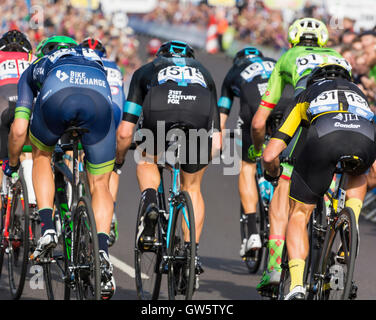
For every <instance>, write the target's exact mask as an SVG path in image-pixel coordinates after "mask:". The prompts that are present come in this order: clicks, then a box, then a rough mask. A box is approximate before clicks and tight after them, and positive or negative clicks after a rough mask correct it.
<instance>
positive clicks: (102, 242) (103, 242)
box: [98, 232, 110, 255]
mask: <svg viewBox="0 0 376 320" xmlns="http://www.w3.org/2000/svg"><path fill="white" fill-rule="evenodd" d="M109 238H110V237H109V235H108V234H107V233H104V232H100V233H98V247H99V250H103V251H104V252H106V254H107V255H108V242H107V241H108V239H109Z"/></svg>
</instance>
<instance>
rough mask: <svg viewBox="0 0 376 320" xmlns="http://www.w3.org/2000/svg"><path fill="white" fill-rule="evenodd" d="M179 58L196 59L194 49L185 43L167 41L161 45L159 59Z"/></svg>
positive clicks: (158, 53)
mask: <svg viewBox="0 0 376 320" xmlns="http://www.w3.org/2000/svg"><path fill="white" fill-rule="evenodd" d="M161 56H162V57H166V58H171V57H178V58H194V57H195V53H194V50H193V48H192V47H191V46H190V45H189V44H187V43H185V42H183V41H176V40H172V41H167V42H165V43H163V44H162V45H161V47H160V48H159V50H158V52H157V57H161Z"/></svg>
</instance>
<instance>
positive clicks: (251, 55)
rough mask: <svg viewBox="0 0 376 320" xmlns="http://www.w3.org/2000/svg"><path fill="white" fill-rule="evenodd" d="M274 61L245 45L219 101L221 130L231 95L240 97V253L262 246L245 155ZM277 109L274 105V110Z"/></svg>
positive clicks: (250, 167)
mask: <svg viewBox="0 0 376 320" xmlns="http://www.w3.org/2000/svg"><path fill="white" fill-rule="evenodd" d="M275 62H276V61H275V60H274V59H271V58H267V57H264V55H263V54H262V52H261V51H260V50H258V49H257V48H255V47H246V48H244V49H242V50H240V51H238V52H237V53H236V55H235V58H234V62H233V65H232V67H231V68H230V70H229V71H228V73H227V75H226V77H225V79H224V81H223V84H222V90H221V97H220V98H219V100H218V107H219V112H220V119H221V131H222V132H224V129H225V126H226V121H227V118H228V116H229V114H230V111H231V107H232V103H233V100H234V97H239V98H240V111H239V118H238V123H237V126H238V128H239V129H241V130H242V131H241V133H242V140H241V159H242V163H241V169H240V174H239V183H238V186H239V194H240V200H241V204H242V207H243V209H244V212H245V215H244V216H243V219H244V220H245V223H246V224H247V225H248V235H247V238H246V239H243V243H242V244H241V247H240V256H242V257H243V256H245V255H246V254H248V252H249V251H250V250H257V249H260V248H261V238H260V235H259V234H258V230H257V226H256V208H257V201H258V194H257V186H256V181H255V179H254V176H255V174H256V163H255V162H254V161H251V160H250V159H249V158H248V148H249V146H250V145H251V144H252V139H251V122H252V117H253V115H254V114H255V112H256V111H257V108H258V106H259V104H260V100H261V96H262V95H263V94H264V92H265V90H266V86H267V83H268V79H269V77H270V75H271V73H272V71H273V68H274V65H275ZM277 109H279V108H275V110H277Z"/></svg>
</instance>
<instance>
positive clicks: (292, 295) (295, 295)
mask: <svg viewBox="0 0 376 320" xmlns="http://www.w3.org/2000/svg"><path fill="white" fill-rule="evenodd" d="M305 294H306V289H305V288H304V287H302V286H296V287H294V288H293V289H292V290H291V291H290V292H289V293H288V295H287V296H286V297H285V300H304V299H305Z"/></svg>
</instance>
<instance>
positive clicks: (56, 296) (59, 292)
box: [43, 212, 70, 300]
mask: <svg viewBox="0 0 376 320" xmlns="http://www.w3.org/2000/svg"><path fill="white" fill-rule="evenodd" d="M56 215H60V212H55V217H56ZM57 223H59V224H60V219H58V221H57V219H55V224H57ZM60 227H61V230H62V234H61V236H60V237H58V243H57V245H56V247H55V248H54V249H52V250H51V252H50V256H49V257H50V261H49V262H46V263H43V274H44V279H45V283H46V292H47V298H48V300H69V299H70V287H69V284H68V282H67V281H66V277H67V275H68V256H67V248H66V245H65V232H64V230H63V226H62V225H60Z"/></svg>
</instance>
